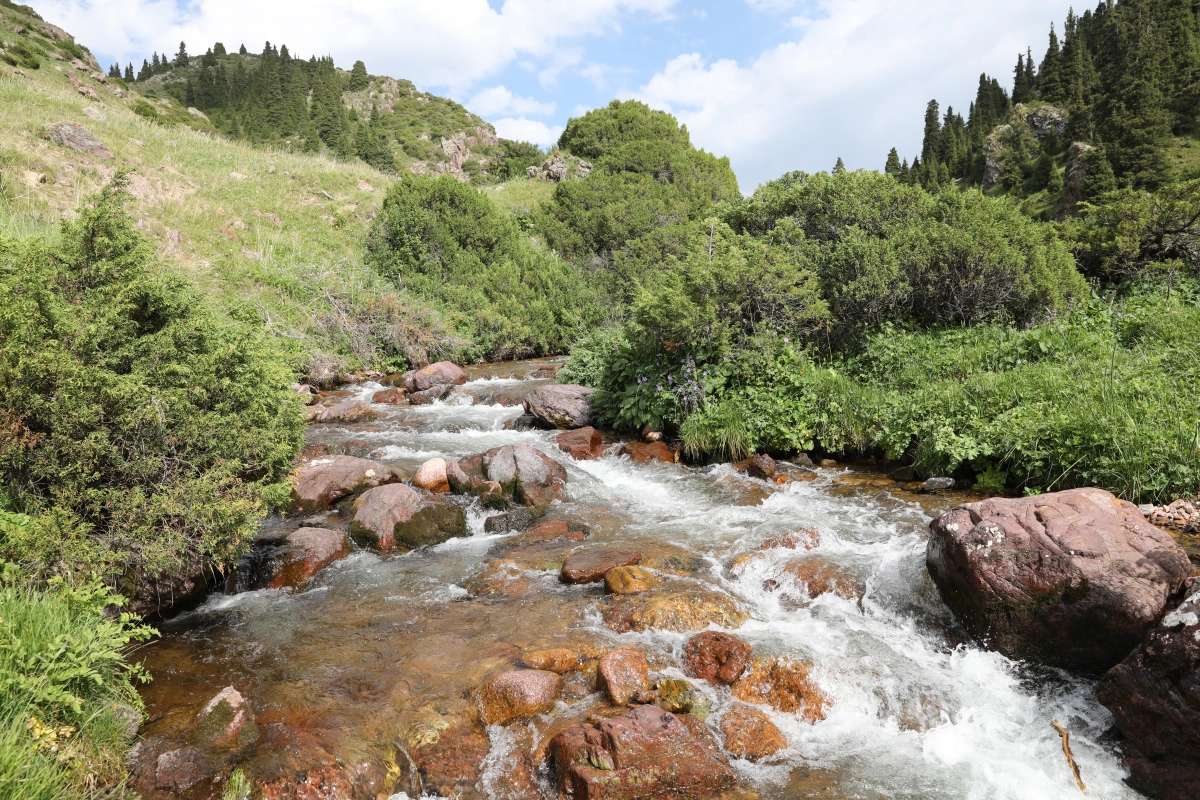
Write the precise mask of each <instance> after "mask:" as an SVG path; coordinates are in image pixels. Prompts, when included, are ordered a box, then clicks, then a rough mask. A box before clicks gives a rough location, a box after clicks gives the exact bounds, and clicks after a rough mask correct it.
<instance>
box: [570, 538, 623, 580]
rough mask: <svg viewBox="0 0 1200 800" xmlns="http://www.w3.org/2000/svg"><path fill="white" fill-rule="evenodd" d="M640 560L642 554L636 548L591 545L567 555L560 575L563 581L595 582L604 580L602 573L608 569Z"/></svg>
mask: <svg viewBox="0 0 1200 800" xmlns="http://www.w3.org/2000/svg"><path fill="white" fill-rule="evenodd" d="M641 560H642V554H641V553H639V552H638V551H637V550H621V549H618V548H616V547H593V548H591V549H590V550H583V551H581V552H578V553H574V554H572V555H570V556H568V557H567V559H566V560H565V561H564V562H563V565H562V571H561V573H560V577H561V578H562V582H563V583H597V582H598V581H602V580H604V573H606V572H608V571H609V570H610V569H614V568H615V567H627V566H631V565H633V564H639V563H641Z"/></svg>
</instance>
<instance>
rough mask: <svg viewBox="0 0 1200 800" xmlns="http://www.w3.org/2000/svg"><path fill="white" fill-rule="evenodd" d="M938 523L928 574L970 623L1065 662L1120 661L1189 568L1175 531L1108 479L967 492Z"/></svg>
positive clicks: (1012, 649)
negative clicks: (967, 498) (1023, 491)
mask: <svg viewBox="0 0 1200 800" xmlns="http://www.w3.org/2000/svg"><path fill="white" fill-rule="evenodd" d="M931 527H932V531H933V535H932V536H931V537H930V539H929V544H928V547H927V549H926V555H925V560H926V564H927V565H928V567H929V574H930V575H931V576H932V577H933V580H934V582H935V583H936V584H937V585H938V588H939V589H941V592H942V596H943V597H944V598H945V600H946V603H947V605H949V606H950V607H951V608H952V609H953V610H954V612H955V613H956V614H957V616H958V618H959V619H960V620H961V621H962V623H963V625H964V626H966V628H967V630H969V631H970V632H971V633H972V634H973V635H974V636H976V637H977V638H979V639H980V640H981V641H983V642H984V643H985V644H986V645H988V646H990V647H993V648H995V649H997V650H999V651H1000V652H1002V653H1004V654H1005V655H1007V656H1010V657H1011V658H1020V659H1030V660H1033V661H1040V662H1042V663H1045V664H1050V665H1052V666H1056V667H1061V668H1064V669H1071V670H1080V671H1084V672H1092V673H1096V672H1102V671H1104V670H1106V669H1108V668H1109V667H1112V666H1114V665H1115V664H1117V663H1118V662H1119V661H1121V660H1122V659H1123V658H1125V656H1127V655H1129V653H1130V652H1131V651H1132V650H1133V648H1135V647H1137V645H1138V643H1139V642H1141V641H1142V639H1143V638H1144V637H1145V635H1146V633H1147V632H1148V631H1149V630H1150V629H1151V628H1152V627H1153V626H1154V625H1155V624H1156V623H1157V622H1158V620H1159V618H1160V617H1161V616H1162V614H1163V611H1164V609H1165V608H1166V604H1167V599H1168V598H1169V597H1170V596H1171V595H1172V594H1174V593H1175V592H1177V591H1178V590H1179V588H1180V587H1181V586H1182V585H1183V581H1184V580H1185V579H1186V578H1187V577H1188V576H1189V575H1190V574H1191V564H1190V563H1189V561H1188V557H1187V554H1186V553H1185V552H1184V551H1183V548H1181V547H1180V546H1179V545H1178V544H1176V543H1175V541H1174V540H1173V539H1172V538H1171V537H1170V535H1169V534H1167V533H1165V532H1163V531H1161V530H1159V529H1158V528H1156V527H1154V526H1153V525H1151V524H1150V523H1148V522H1147V521H1146V520H1145V519H1144V518H1143V516H1142V513H1141V512H1140V511H1139V510H1138V508H1137V506H1135V505H1133V504H1132V503H1128V502H1125V501H1124V500H1118V499H1117V498H1116V497H1114V496H1113V495H1112V494H1110V493H1108V492H1105V491H1102V490H1100V489H1072V490H1069V491H1065V492H1056V493H1054V494H1046V495H1038V496H1036V497H1024V498H1020V499H1007V498H992V499H990V500H984V501H982V502H978V503H968V504H966V505H963V506H959V507H957V508H955V509H952V510H951V511H948V512H947V513H945V514H943V515H942V516H941V517H939V518H938V519H937V520H935V521H934V523H933V525H932V526H931Z"/></svg>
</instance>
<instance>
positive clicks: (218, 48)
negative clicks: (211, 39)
mask: <svg viewBox="0 0 1200 800" xmlns="http://www.w3.org/2000/svg"><path fill="white" fill-rule="evenodd" d="M212 49H213V53H214V54H216V55H218V56H223V55H227V53H226V52H225V45H223V44H221V43H220V42H217V43H216V44H214V45H213V48H212Z"/></svg>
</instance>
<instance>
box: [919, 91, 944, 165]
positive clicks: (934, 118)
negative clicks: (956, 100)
mask: <svg viewBox="0 0 1200 800" xmlns="http://www.w3.org/2000/svg"><path fill="white" fill-rule="evenodd" d="M941 136H942V121H941V119H940V118H939V117H938V101H937V100H930V101H929V105H928V106H926V107H925V136H924V138H923V139H922V140H921V160H922V161H929V160H930V159H931V158H936V157H937V153H938V151H939V150H940V149H941Z"/></svg>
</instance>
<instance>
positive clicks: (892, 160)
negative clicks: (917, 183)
mask: <svg viewBox="0 0 1200 800" xmlns="http://www.w3.org/2000/svg"><path fill="white" fill-rule="evenodd" d="M903 171H904V167H903V165H901V163H900V154H899V153H897V152H896V148H894V147H893V148H892V149H891V152H889V153H888V157H887V163H886V164H885V165H884V167H883V172H884V174H885V175H891V176H892V177H894V178H898V177H900V175H901V174H902V173H903Z"/></svg>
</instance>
